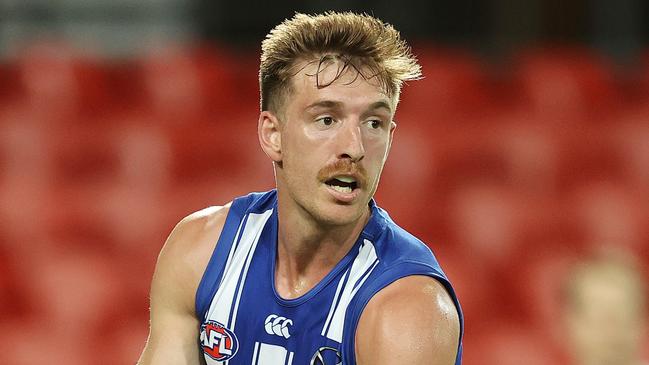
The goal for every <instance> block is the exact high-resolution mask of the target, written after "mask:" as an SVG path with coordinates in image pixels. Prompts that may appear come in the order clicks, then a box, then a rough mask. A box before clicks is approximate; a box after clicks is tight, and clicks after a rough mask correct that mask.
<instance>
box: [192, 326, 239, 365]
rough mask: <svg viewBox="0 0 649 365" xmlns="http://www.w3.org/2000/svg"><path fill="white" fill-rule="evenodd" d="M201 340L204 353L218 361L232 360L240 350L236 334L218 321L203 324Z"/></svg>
mask: <svg viewBox="0 0 649 365" xmlns="http://www.w3.org/2000/svg"><path fill="white" fill-rule="evenodd" d="M200 340H201V347H202V348H203V352H205V353H206V354H207V355H209V357H211V358H212V359H214V360H216V361H225V360H228V359H230V358H232V357H233V356H234V355H235V354H236V353H237V350H238V349H239V340H237V336H235V334H234V332H232V331H230V330H229V329H227V328H225V326H224V325H222V324H220V323H219V322H216V321H208V322H206V323H203V325H202V326H201V339H200Z"/></svg>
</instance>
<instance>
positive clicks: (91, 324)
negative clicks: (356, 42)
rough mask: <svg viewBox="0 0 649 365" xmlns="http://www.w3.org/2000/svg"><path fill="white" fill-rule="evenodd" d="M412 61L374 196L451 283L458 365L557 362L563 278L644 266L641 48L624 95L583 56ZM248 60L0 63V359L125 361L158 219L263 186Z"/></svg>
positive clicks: (195, 54) (610, 70)
mask: <svg viewBox="0 0 649 365" xmlns="http://www.w3.org/2000/svg"><path fill="white" fill-rule="evenodd" d="M415 53H416V54H417V55H418V57H419V60H420V61H421V63H422V66H423V71H424V75H425V78H424V79H423V80H420V81H413V82H411V83H409V84H408V85H406V86H405V88H404V89H403V94H402V99H403V102H402V103H401V104H400V106H399V109H398V111H397V115H396V118H395V119H396V121H397V123H398V127H397V129H396V132H395V137H394V145H393V147H392V151H391V154H390V157H389V159H388V161H387V164H386V167H385V170H384V173H383V176H382V182H381V185H380V187H379V190H378V192H377V196H376V199H377V201H378V203H379V204H380V205H381V206H383V207H385V208H387V210H388V211H389V212H390V214H391V215H392V217H393V218H394V219H395V221H397V222H398V223H399V224H401V225H402V226H404V227H405V228H407V229H409V230H410V231H412V232H414V233H415V234H416V235H418V236H419V237H420V238H421V239H422V240H423V241H425V242H427V243H428V244H429V245H430V246H431V248H432V249H433V251H434V252H435V253H436V255H437V256H438V258H439V259H440V261H441V263H442V266H443V267H444V268H445V269H446V271H447V273H448V275H449V277H450V279H451V280H452V281H454V282H455V284H456V289H457V292H458V294H459V297H460V301H461V302H462V303H463V305H464V309H465V314H466V320H467V326H466V328H467V331H466V343H465V356H466V359H465V362H464V363H465V364H467V365H474V364H475V365H477V364H479V365H489V364H498V365H501V364H504V365H507V364H519V363H521V362H525V363H528V364H539V365H545V364H557V363H562V360H561V359H560V356H556V355H555V354H557V353H558V352H559V351H558V350H557V343H556V341H555V340H554V337H555V335H556V333H557V331H559V329H557V328H556V326H553V325H552V320H551V318H556V317H557V316H558V314H557V313H558V310H559V305H560V304H559V303H558V300H557V296H558V295H559V294H560V293H559V292H560V288H561V282H562V280H563V272H564V271H562V270H563V269H564V268H565V266H566V265H567V264H568V263H570V262H574V261H576V260H578V259H579V257H580V255H582V254H583V253H585V252H588V250H589V249H591V248H592V247H596V246H599V245H602V244H612V245H616V246H620V247H625V248H626V249H629V250H631V251H632V252H636V253H637V254H638V255H640V256H641V257H642V258H643V259H644V260H646V262H647V263H649V228H648V226H647V224H646V222H647V218H648V217H649V208H648V207H649V142H647V141H649V108H647V105H648V104H647V100H649V58H645V59H641V60H639V62H638V63H639V64H641V65H644V66H642V67H639V68H638V70H637V71H634V72H636V73H637V75H635V74H634V76H637V77H634V79H637V80H639V81H637V82H634V83H629V82H625V81H624V80H621V79H620V78H618V77H616V72H615V71H616V70H615V69H614V66H612V65H610V64H609V63H608V62H607V61H606V60H603V59H602V57H601V56H599V55H597V54H593V53H592V52H590V51H588V50H584V49H580V48H566V47H563V48H556V47H555V48H542V49H530V50H523V51H520V52H519V53H516V54H514V55H512V57H511V59H510V60H509V61H507V63H505V64H501V65H487V64H486V63H485V62H484V61H483V60H482V59H480V58H479V57H476V56H474V55H472V54H470V53H468V52H465V51H457V50H449V49H443V48H439V47H433V46H425V47H421V48H418V49H415ZM647 54H648V55H649V53H647ZM256 59H257V55H256V54H255V53H245V52H244V53H241V51H235V50H231V49H228V48H227V47H224V46H213V45H211V46H202V45H199V46H195V47H175V46H170V47H166V48H158V49H152V50H150V51H148V52H144V54H143V55H142V56H141V57H138V58H136V59H131V60H129V59H123V60H102V59H98V58H96V57H93V56H91V55H87V54H82V53H80V52H77V51H75V50H73V49H71V48H70V47H68V46H61V45H60V44H56V43H55V44H38V45H34V46H33V47H27V48H25V50H24V51H23V52H22V53H21V54H19V55H18V56H17V57H15V58H12V59H8V60H5V61H2V63H0V222H1V224H0V226H1V227H2V229H1V230H0V289H1V291H2V293H3V296H2V297H0V311H1V312H2V313H3V317H0V363H4V364H31V363H37V362H41V361H42V359H41V358H40V357H39V356H38V355H37V354H34V351H33V347H32V346H33V342H34V340H33V339H34V338H36V337H38V336H42V332H41V331H42V330H44V329H45V330H47V331H48V338H49V340H48V341H45V342H40V345H39V346H41V347H40V348H39V351H40V352H43V351H45V352H46V353H48V354H50V355H51V356H52V357H51V358H49V359H48V362H50V363H65V364H87V363H100V364H102V363H106V364H116V363H128V362H133V361H134V360H135V359H136V358H137V356H138V353H139V352H140V350H141V348H142V345H143V343H144V339H145V337H146V331H147V316H148V314H147V307H148V302H147V301H148V299H147V295H148V294H147V292H148V287H149V282H150V279H151V275H152V272H153V267H154V264H155V259H156V255H157V252H158V251H159V249H160V247H161V245H162V244H163V241H164V239H165V236H166V235H167V234H168V232H169V230H170V229H171V228H172V227H173V224H174V223H175V222H176V221H178V220H179V219H181V218H182V217H183V216H185V215H187V214H189V213H190V212H192V211H195V210H198V209H201V208H204V207H206V206H208V205H215V204H224V203H226V202H227V201H229V200H230V199H232V197H234V196H237V195H241V194H244V193H246V192H249V191H255V190H256V191H259V190H265V189H269V188H272V187H273V171H272V165H271V163H270V162H269V161H268V159H267V158H266V156H265V155H264V154H263V152H262V151H261V149H260V148H259V146H258V142H257V136H256V125H257V116H258V110H259V109H258V108H259V103H258V96H257V88H258V84H257V71H256V67H257V65H256V64H255V63H254V62H252V61H251V60H256ZM643 62H644V63H643ZM5 293H7V295H5ZM5 313H6V314H7V315H6V316H5V315H4V314H5ZM43 322H45V323H43ZM99 329H101V330H99ZM80 343H83V344H84V345H82V346H80ZM93 351H100V352H101V353H103V354H104V355H103V356H102V359H100V360H98V359H97V358H96V357H93V358H91V357H90V356H91V354H92V353H93Z"/></svg>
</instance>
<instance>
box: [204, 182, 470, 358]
mask: <svg viewBox="0 0 649 365" xmlns="http://www.w3.org/2000/svg"><path fill="white" fill-rule="evenodd" d="M370 208H371V217H370V219H369V221H368V223H367V225H366V226H365V227H364V229H363V231H362V233H361V234H360V236H359V238H358V239H357V241H356V243H355V244H354V246H353V247H352V248H351V250H350V251H349V252H348V253H347V255H346V256H345V257H344V258H343V259H342V260H341V261H340V262H339V263H338V264H337V265H336V266H335V267H334V268H333V270H331V272H329V274H327V276H325V278H324V279H322V280H321V281H320V282H319V283H318V284H317V285H316V286H315V287H313V288H312V289H311V290H309V291H308V292H307V293H306V294H304V295H302V296H301V297H299V298H295V299H283V298H281V297H280V296H279V295H278V293H277V291H276V290H275V279H274V278H275V259H276V254H277V192H276V191H275V190H271V191H269V192H266V193H252V194H249V195H247V196H244V197H240V198H237V199H235V200H234V201H233V203H232V205H231V207H230V210H229V212H228V216H227V218H226V221H225V225H224V226H223V230H222V232H221V236H220V237H219V239H218V243H217V245H216V248H215V250H214V252H213V254H212V257H211V259H210V261H209V264H208V265H207V268H206V270H205V273H204V275H203V278H202V280H201V282H200V284H199V287H198V290H197V293H196V314H197V316H198V318H199V319H201V320H202V325H201V328H200V338H199V347H200V351H201V353H202V355H203V356H204V358H205V361H206V363H207V364H208V365H213V364H229V365H244V364H245V365H251V364H252V365H340V364H344V365H354V364H356V359H355V350H354V349H355V343H354V338H355V332H356V327H357V325H358V321H359V319H360V316H361V313H362V311H363V309H364V308H365V306H366V304H367V303H368V302H369V300H370V299H371V298H372V296H373V295H374V294H376V293H377V292H378V291H379V290H381V289H382V288H384V287H385V286H387V285H389V284H390V283H392V282H394V281H395V280H397V279H399V278H402V277H405V276H408V275H427V276H431V277H433V278H435V279H437V280H438V281H439V282H440V283H442V284H443V285H444V287H445V288H446V289H447V291H448V293H449V295H450V296H451V298H452V299H453V301H454V302H455V305H456V307H457V310H458V314H459V317H460V331H461V334H460V345H459V348H458V355H457V359H456V362H455V364H456V365H459V364H461V358H462V344H461V337H462V332H463V317H462V311H461V309H460V305H459V303H458V300H457V297H456V295H455V292H454V291H453V288H452V287H451V284H450V282H449V281H448V279H447V278H446V275H445V274H444V272H443V271H442V269H441V268H440V266H439V264H438V263H437V260H436V258H435V256H434V255H433V253H432V252H431V251H430V249H429V248H428V247H427V246H426V245H425V244H423V243H422V242H421V241H419V240H418V239H417V238H415V237H414V236H412V235H411V234H409V233H407V232H406V231H405V230H403V229H402V228H400V227H399V226H397V225H396V224H395V223H394V222H393V221H392V220H391V219H390V217H389V216H388V214H387V213H386V212H385V211H384V210H382V209H381V208H379V207H378V206H376V204H375V202H374V200H372V201H370ZM394 335H395V346H399V334H398V333H395V334H394Z"/></svg>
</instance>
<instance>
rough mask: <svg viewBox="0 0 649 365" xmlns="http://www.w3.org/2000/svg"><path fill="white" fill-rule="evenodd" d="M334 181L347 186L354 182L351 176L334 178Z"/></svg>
mask: <svg viewBox="0 0 649 365" xmlns="http://www.w3.org/2000/svg"><path fill="white" fill-rule="evenodd" d="M336 179H337V180H340V181H342V182H344V183H348V184H351V183H353V182H356V179H354V178H353V177H351V176H336Z"/></svg>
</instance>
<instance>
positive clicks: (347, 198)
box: [325, 184, 361, 203]
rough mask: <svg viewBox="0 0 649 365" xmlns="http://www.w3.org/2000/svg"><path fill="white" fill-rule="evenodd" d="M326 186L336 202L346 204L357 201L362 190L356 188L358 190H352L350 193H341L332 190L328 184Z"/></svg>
mask: <svg viewBox="0 0 649 365" xmlns="http://www.w3.org/2000/svg"><path fill="white" fill-rule="evenodd" d="M325 186H326V187H327V190H328V191H329V193H330V194H331V195H333V197H334V198H335V199H336V200H338V201H341V202H344V203H351V202H353V201H354V199H356V198H357V197H358V195H359V194H360V193H361V189H359V188H356V189H354V190H352V191H351V192H349V193H343V192H340V191H338V190H336V189H334V188H332V187H331V186H329V185H327V184H325Z"/></svg>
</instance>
